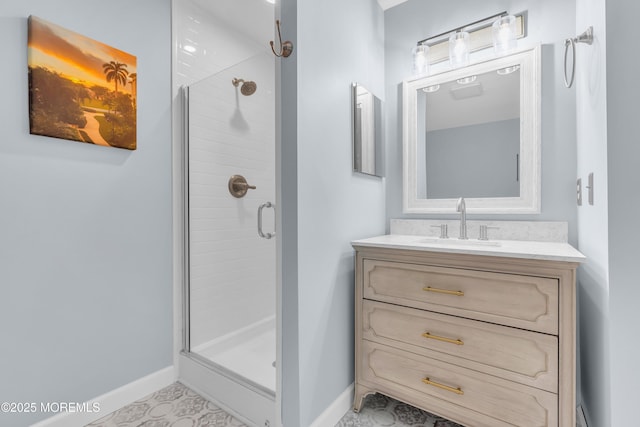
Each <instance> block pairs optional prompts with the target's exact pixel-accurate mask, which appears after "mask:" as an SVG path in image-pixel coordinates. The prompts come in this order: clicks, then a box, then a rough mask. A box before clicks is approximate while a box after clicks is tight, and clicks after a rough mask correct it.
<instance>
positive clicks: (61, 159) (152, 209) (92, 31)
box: [0, 0, 172, 426]
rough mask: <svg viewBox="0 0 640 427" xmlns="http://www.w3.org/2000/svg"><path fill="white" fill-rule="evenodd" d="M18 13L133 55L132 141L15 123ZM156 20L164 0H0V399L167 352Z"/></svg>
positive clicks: (165, 56)
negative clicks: (120, 144) (107, 143)
mask: <svg viewBox="0 0 640 427" xmlns="http://www.w3.org/2000/svg"><path fill="white" fill-rule="evenodd" d="M30 14H33V15H36V16H39V17H41V18H43V19H45V20H48V21H51V22H53V23H56V24H59V25H61V26H63V27H66V28H68V29H71V30H73V31H76V32H79V33H80V34H83V35H86V36H88V37H91V38H94V39H97V40H99V41H101V42H104V43H107V44H109V45H112V46H114V47H117V48H119V49H121V50H124V51H126V52H129V53H132V54H134V55H137V57H138V76H139V80H138V150H137V151H133V152H131V151H127V150H121V149H115V148H103V147H99V146H94V145H89V144H81V143H77V142H71V141H64V140H59V139H53V138H47V137H42V136H34V135H30V134H29V116H28V83H27V46H26V45H27V17H28V16H29V15H30ZM170 28H171V23H170V7H169V0H162V1H158V0H136V1H134V2H131V1H126V0H115V1H111V2H93V1H92V2H86V1H82V0H66V1H65V2H52V1H50V0H22V1H12V2H7V1H5V2H2V4H1V5H0V38H1V39H2V40H3V49H2V55H3V64H4V65H3V67H2V68H1V69H0V80H2V82H3V94H2V97H1V98H0V134H1V136H0V200H1V202H0V289H1V291H0V292H2V294H1V295H0V324H1V325H2V331H3V332H2V334H3V335H2V339H0V360H1V363H0V401H2V402H4V401H10V402H11V401H15V402H37V403H38V404H39V402H83V401H85V400H88V399H91V398H94V397H97V396H99V395H101V394H103V393H105V392H107V391H110V390H113V389H115V388H117V387H119V386H122V385H124V384H126V383H129V382H131V381H134V380H136V379H139V378H140V377H142V376H144V375H147V374H149V373H152V372H154V371H157V370H159V369H162V368H165V367H167V366H170V365H171V363H172V352H171V341H172V332H171V331H172V326H171V321H172V314H171V312H172V285H171V264H172V258H171V248H172V244H171V128H170V122H171V117H170V111H171V87H170V76H171V74H170V70H171V51H170V46H171V39H170ZM52 415H55V414H43V413H36V414H31V415H21V416H9V415H6V414H0V425H3V426H23V425H28V424H31V423H33V422H35V421H37V420H39V419H43V418H47V417H49V416H52ZM105 415H106V414H105Z"/></svg>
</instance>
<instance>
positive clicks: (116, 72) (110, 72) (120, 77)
mask: <svg viewBox="0 0 640 427" xmlns="http://www.w3.org/2000/svg"><path fill="white" fill-rule="evenodd" d="M102 70H103V71H104V74H105V77H106V78H107V83H109V82H111V80H113V81H115V85H116V93H117V92H118V83H122V85H123V86H124V85H126V84H127V76H128V75H129V71H127V64H123V63H121V62H116V61H111V62H106V63H104V64H102Z"/></svg>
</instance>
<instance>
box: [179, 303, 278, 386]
mask: <svg viewBox="0 0 640 427" xmlns="http://www.w3.org/2000/svg"><path fill="white" fill-rule="evenodd" d="M275 326H276V325H275V316H270V317H268V318H266V319H263V320H261V321H258V322H256V323H254V324H252V325H249V326H247V327H245V328H242V329H240V330H237V331H234V332H232V333H230V334H227V335H224V336H222V337H220V338H217V339H214V340H212V341H209V342H206V343H204V344H200V345H198V346H197V347H194V348H192V350H191V352H192V353H195V354H197V355H198V356H200V357H202V358H204V359H206V360H208V361H211V362H212V363H214V364H216V365H218V366H221V367H223V368H224V369H226V370H228V371H231V372H233V373H235V374H236V375H239V376H241V377H243V378H246V379H247V380H249V381H251V382H253V383H255V384H257V385H259V386H261V387H262V388H265V389H267V390H270V391H271V392H272V393H275V388H276V371H275V369H274V368H275V365H274V364H275V362H274V361H275V358H276V327H275Z"/></svg>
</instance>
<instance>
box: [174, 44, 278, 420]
mask: <svg viewBox="0 0 640 427" xmlns="http://www.w3.org/2000/svg"><path fill="white" fill-rule="evenodd" d="M274 81H275V79H274V60H273V57H272V56H271V55H268V54H266V53H260V54H257V55H255V56H253V57H251V58H249V59H247V60H244V61H242V62H241V63H238V64H236V65H234V66H232V67H230V68H227V69H225V70H223V71H220V72H218V73H216V74H215V75H213V76H210V77H208V78H206V79H204V80H202V81H199V82H197V83H194V84H192V85H189V86H187V87H185V88H184V89H183V90H184V100H183V101H184V102H183V103H184V106H185V115H184V120H185V165H184V166H185V168H184V169H185V219H186V220H187V221H186V224H185V225H186V228H185V238H186V241H185V248H186V249H187V252H186V254H185V255H186V256H185V267H186V268H185V289H184V315H185V316H184V321H185V326H186V328H185V334H184V354H185V355H186V356H187V357H189V358H190V359H191V360H193V361H195V362H197V364H198V365H200V366H201V367H202V368H204V369H205V370H208V371H210V372H209V373H211V374H212V378H211V379H210V380H209V381H208V382H207V383H206V384H199V385H195V388H198V389H200V390H202V391H203V392H205V393H207V394H208V396H209V397H210V398H211V399H213V400H214V401H216V402H219V403H221V404H222V406H225V407H226V408H225V409H228V410H230V411H231V412H233V413H234V414H236V415H237V416H238V417H239V418H242V419H243V421H245V422H247V423H252V424H255V425H260V426H263V425H265V424H264V423H265V422H267V423H268V424H267V425H275V422H274V421H273V415H274V414H275V390H276V321H275V315H276V313H275V307H276V284H275V281H276V259H275V256H276V249H275V206H274V202H275V113H274V110H275V108H274V106H275V92H274V90H275V89H274ZM198 376H199V375H198ZM214 377H216V378H214ZM192 381H193V380H192ZM229 382H231V383H233V386H230V385H229ZM190 385H192V384H190ZM205 387H206V388H207V389H206V390H203V389H204V388H205ZM234 389H235V391H233V392H232V390H234ZM234 394H239V395H242V397H241V398H239V399H234V396H233V395H234ZM234 400H237V401H234ZM269 405H271V408H269ZM260 406H265V407H266V408H267V410H268V413H262V414H250V413H248V411H253V410H255V409H256V408H258V407H260Z"/></svg>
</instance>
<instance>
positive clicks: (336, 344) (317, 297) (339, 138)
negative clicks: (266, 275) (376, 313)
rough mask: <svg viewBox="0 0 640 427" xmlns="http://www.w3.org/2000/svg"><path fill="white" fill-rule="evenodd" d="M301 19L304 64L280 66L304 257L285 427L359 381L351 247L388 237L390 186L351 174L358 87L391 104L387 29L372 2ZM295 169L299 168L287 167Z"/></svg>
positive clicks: (312, 415) (293, 287)
mask: <svg viewBox="0 0 640 427" xmlns="http://www.w3.org/2000/svg"><path fill="white" fill-rule="evenodd" d="M295 7H296V5H295V3H294V2H293V1H287V0H284V1H283V3H282V13H283V15H282V18H283V19H282V22H283V25H284V26H285V28H286V32H285V33H283V34H284V36H285V38H290V37H289V36H290V33H289V30H290V29H289V28H288V27H286V25H287V24H286V22H287V21H286V20H285V14H287V13H289V14H290V13H291V12H292V11H294V10H295ZM296 13H297V37H296V45H295V52H296V53H295V54H294V55H295V58H294V59H295V60H294V61H291V60H289V59H287V60H283V61H282V62H281V64H282V69H283V78H282V85H283V94H282V97H283V106H284V108H285V111H284V112H283V122H282V126H283V128H282V135H283V141H282V153H281V161H282V162H283V164H282V167H283V170H282V179H283V180H285V179H287V177H289V179H293V175H294V174H296V175H297V188H296V186H295V185H293V183H291V182H284V181H283V183H282V193H283V194H282V195H281V197H282V199H283V202H284V203H283V209H285V211H283V212H282V213H283V223H284V222H285V221H287V217H288V218H289V219H290V220H292V221H293V222H292V223H288V224H283V226H284V227H286V228H285V229H284V230H283V233H284V234H283V236H282V238H283V240H284V241H283V243H282V245H283V256H287V255H295V256H292V257H291V259H283V260H282V262H283V272H282V275H283V284H282V287H283V293H284V295H283V298H284V302H283V322H285V323H287V322H295V320H296V316H297V325H298V326H297V329H298V330H297V331H295V328H294V327H293V326H292V325H289V326H287V330H288V331H289V334H287V332H286V330H285V332H284V335H285V336H284V338H283V339H284V344H283V346H284V355H283V362H285V363H286V362H287V357H289V358H290V359H289V360H294V359H295V355H293V354H291V348H289V347H287V346H288V345H295V346H296V347H295V349H296V351H297V353H298V354H297V360H296V362H297V369H298V381H297V384H296V387H297V393H298V395H297V396H294V395H292V394H291V392H289V394H288V395H287V392H286V391H285V394H283V412H284V413H283V419H284V420H285V426H299V427H306V426H309V425H310V424H311V423H312V422H313V421H314V419H316V418H317V417H318V416H319V415H320V414H321V413H322V411H324V410H325V409H326V408H327V407H328V406H329V405H330V404H331V403H332V402H333V401H334V400H335V399H336V398H337V397H338V396H339V395H340V394H341V393H342V392H343V391H344V390H346V389H347V387H348V386H349V385H350V384H351V382H352V381H353V363H354V362H353V339H354V338H353V321H354V320H353V307H354V305H353V304H354V299H353V290H354V289H353V288H354V257H353V255H354V254H353V249H352V248H351V245H350V241H351V240H353V239H357V238H363V237H369V236H373V235H377V234H383V233H384V231H385V222H386V221H385V192H384V180H383V179H381V178H375V177H370V176H366V175H361V174H356V173H354V172H352V154H351V152H352V151H351V82H353V81H357V82H359V83H362V84H363V85H364V86H365V87H367V88H368V89H369V90H370V91H371V92H373V93H374V94H375V95H377V96H379V97H380V98H384V63H383V57H384V29H383V24H384V22H383V14H382V10H381V9H380V8H379V6H378V5H377V2H375V1H371V0H351V1H348V2H345V1H342V0H328V1H322V2H297V12H296ZM289 16H290V15H289ZM294 67H295V73H296V74H297V75H296V79H297V85H296V80H295V79H293V78H292V77H293V74H292V70H293V68H294ZM291 85H296V86H297V87H296V88H295V90H297V94H296V95H295V96H296V99H295V102H296V104H297V120H296V117H295V115H288V113H291V112H292V111H291V108H290V107H291V105H287V104H286V103H285V101H291V96H292V95H293V93H292V92H293V90H294V89H293V88H292V87H291ZM383 101H384V99H383ZM294 129H297V130H296V131H295V132H296V133H295V134H294V133H293V132H292V130H294ZM293 138H295V140H292V139H293ZM294 156H295V157H294ZM291 161H295V162H296V165H295V166H294V165H291V164H286V165H285V164H284V162H291ZM296 200H297V202H296ZM292 203H295V206H292ZM294 211H297V216H294V217H292V214H293V213H294ZM296 222H297V230H294V229H292V227H293V226H295V225H296ZM295 246H297V248H295ZM296 258H297V265H296ZM296 269H297V270H296ZM296 271H297V277H295V276H294V273H296ZM296 293H297V301H294V300H293V298H292V297H293V296H294V295H295V294H296ZM296 302H297V305H296ZM292 332H297V336H296V338H293V337H291V336H290V333H292ZM292 382H295V373H292V372H291V367H285V368H284V371H283V383H284V384H285V385H286V384H291V383H292ZM296 403H298V405H297V406H296Z"/></svg>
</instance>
